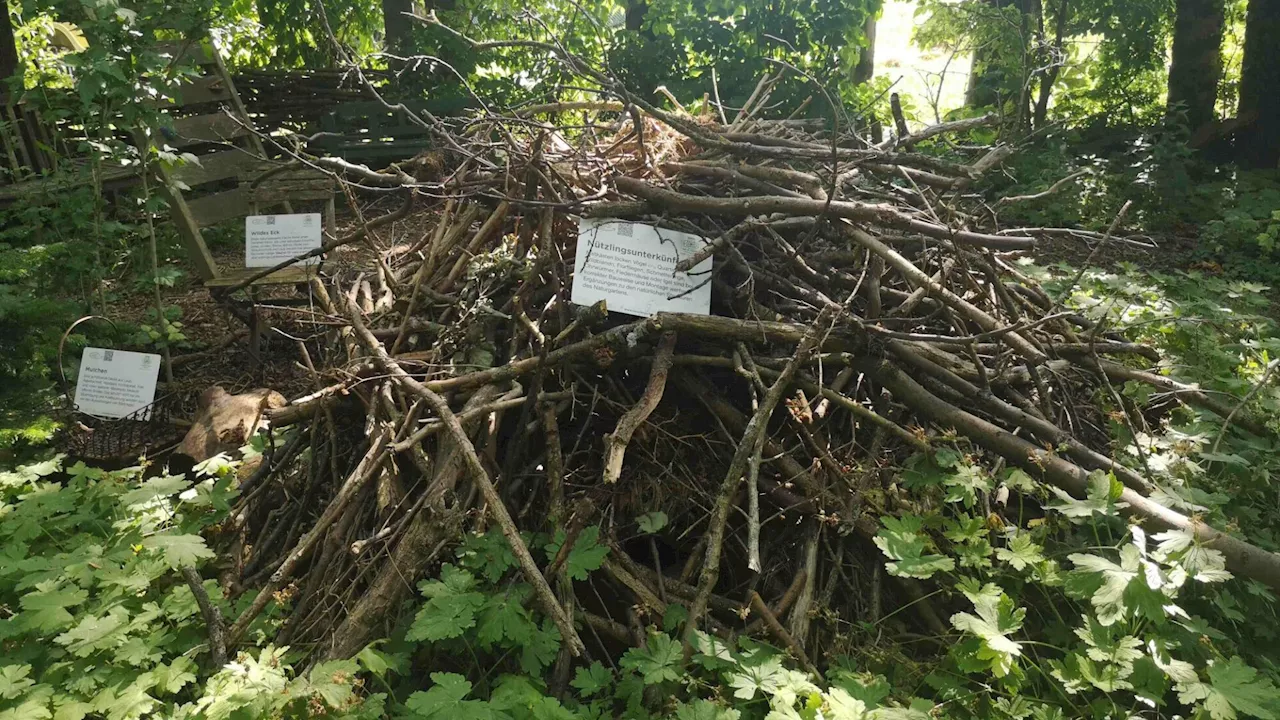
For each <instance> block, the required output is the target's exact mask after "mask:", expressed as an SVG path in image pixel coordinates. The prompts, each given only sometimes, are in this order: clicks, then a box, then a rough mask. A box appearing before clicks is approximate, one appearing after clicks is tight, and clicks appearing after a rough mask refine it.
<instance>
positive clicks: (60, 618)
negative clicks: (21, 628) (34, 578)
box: [21, 586, 89, 632]
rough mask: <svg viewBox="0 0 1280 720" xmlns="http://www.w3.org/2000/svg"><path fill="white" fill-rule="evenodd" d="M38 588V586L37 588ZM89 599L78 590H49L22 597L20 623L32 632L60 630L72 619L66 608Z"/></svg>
mask: <svg viewBox="0 0 1280 720" xmlns="http://www.w3.org/2000/svg"><path fill="white" fill-rule="evenodd" d="M37 587H40V586H37ZM88 599H89V593H88V592H86V591H85V590H82V589H80V588H70V589H63V588H57V589H50V590H44V591H39V590H38V591H37V592H33V593H28V594H26V595H23V596H22V600H21V604H22V609H23V611H24V612H23V614H22V616H21V617H22V622H23V623H24V624H25V625H26V626H27V627H29V628H31V629H33V630H41V631H45V632H47V631H50V630H60V629H62V628H65V627H67V626H68V625H70V624H71V622H72V620H73V619H74V618H73V617H72V615H71V613H70V612H68V611H67V608H70V607H75V606H77V605H80V604H82V603H84V601H85V600H88Z"/></svg>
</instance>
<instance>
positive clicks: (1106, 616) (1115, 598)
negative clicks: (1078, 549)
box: [1067, 544, 1146, 626]
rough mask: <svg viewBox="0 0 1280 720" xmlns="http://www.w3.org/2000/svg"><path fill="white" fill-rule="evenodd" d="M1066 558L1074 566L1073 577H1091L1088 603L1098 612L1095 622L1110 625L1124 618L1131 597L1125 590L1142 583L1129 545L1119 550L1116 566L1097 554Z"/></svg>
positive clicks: (1138, 555)
mask: <svg viewBox="0 0 1280 720" xmlns="http://www.w3.org/2000/svg"><path fill="white" fill-rule="evenodd" d="M1067 559H1068V560H1070V561H1071V562H1073V563H1075V566H1076V572H1077V574H1083V575H1086V576H1091V578H1090V579H1091V580H1092V581H1093V583H1094V584H1093V587H1094V588H1095V589H1093V590H1092V592H1091V595H1090V601H1091V602H1092V603H1093V607H1094V609H1095V610H1096V611H1097V613H1098V622H1099V623H1101V624H1102V625H1104V626H1105V625H1112V624H1114V623H1115V622H1116V621H1117V620H1120V619H1121V618H1123V617H1124V616H1125V613H1126V611H1127V610H1129V609H1131V608H1130V606H1129V605H1128V604H1127V600H1129V599H1132V598H1134V597H1135V596H1134V594H1133V593H1129V592H1128V590H1129V588H1130V585H1131V584H1134V583H1136V584H1142V585H1144V586H1145V584H1146V583H1145V582H1144V581H1143V580H1140V579H1139V575H1141V570H1142V555H1141V552H1140V551H1139V550H1138V548H1137V547H1136V546H1135V545H1133V544H1129V545H1125V546H1124V547H1123V548H1121V549H1120V564H1119V565H1117V564H1116V563H1114V562H1112V561H1110V560H1108V559H1106V558H1103V557H1099V556H1097V555H1088V554H1084V553H1073V554H1071V555H1068V556H1067Z"/></svg>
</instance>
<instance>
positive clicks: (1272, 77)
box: [1236, 0, 1280, 169]
mask: <svg viewBox="0 0 1280 720" xmlns="http://www.w3.org/2000/svg"><path fill="white" fill-rule="evenodd" d="M1237 116H1238V117H1239V119H1240V121H1241V122H1242V123H1244V124H1243V126H1242V129H1241V130H1240V132H1239V133H1238V134H1237V135H1236V152H1237V156H1238V157H1239V160H1240V164H1241V165H1244V166H1245V167H1251V168H1264V169H1275V168H1276V167H1277V165H1280V0H1249V14H1248V16H1247V17H1246V19H1245V33H1244V59H1243V61H1242V68H1241V72H1240V109H1239V111H1238V113H1237Z"/></svg>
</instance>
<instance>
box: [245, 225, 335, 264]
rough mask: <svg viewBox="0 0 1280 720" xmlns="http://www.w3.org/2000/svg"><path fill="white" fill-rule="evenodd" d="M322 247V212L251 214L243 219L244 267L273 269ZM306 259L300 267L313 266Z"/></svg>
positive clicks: (317, 260)
mask: <svg viewBox="0 0 1280 720" xmlns="http://www.w3.org/2000/svg"><path fill="white" fill-rule="evenodd" d="M318 247H320V213H299V214H295V215H250V216H249V217H247V218H245V219H244V266H245V267H247V268H260V267H272V266H274V265H279V264H280V263H282V262H284V261H285V260H288V259H289V258H293V257H297V256H299V255H301V254H302V253H304V252H307V251H308V250H315V249H316V248H318ZM318 262H320V258H318V257H313V258H307V259H306V260H303V261H302V262H300V263H297V264H298V265H314V264H315V263H318Z"/></svg>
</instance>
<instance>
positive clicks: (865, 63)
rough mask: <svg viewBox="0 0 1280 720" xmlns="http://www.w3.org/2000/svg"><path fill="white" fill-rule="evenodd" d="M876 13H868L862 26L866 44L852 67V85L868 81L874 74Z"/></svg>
mask: <svg viewBox="0 0 1280 720" xmlns="http://www.w3.org/2000/svg"><path fill="white" fill-rule="evenodd" d="M878 14H879V13H872V14H871V15H868V16H867V22H866V24H865V25H863V26H862V35H863V37H864V38H866V42H867V45H866V47H864V48H862V52H861V53H859V54H858V64H857V65H855V66H854V67H853V84H854V85H862V84H864V83H869V82H871V78H872V76H874V75H875V74H876V15H878Z"/></svg>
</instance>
